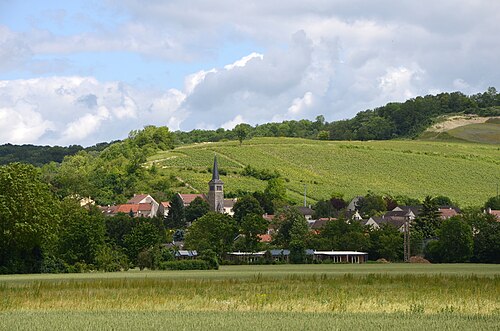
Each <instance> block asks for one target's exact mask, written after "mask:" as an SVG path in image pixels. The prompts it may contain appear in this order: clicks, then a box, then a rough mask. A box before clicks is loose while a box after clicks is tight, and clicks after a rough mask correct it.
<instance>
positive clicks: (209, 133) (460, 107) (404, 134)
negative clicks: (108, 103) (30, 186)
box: [0, 87, 500, 166]
mask: <svg viewBox="0 0 500 331" xmlns="http://www.w3.org/2000/svg"><path fill="white" fill-rule="evenodd" d="M451 114H475V115H479V116H500V94H499V93H497V90H496V89H495V88H494V87H490V88H488V89H487V90H486V91H485V92H483V93H477V94H474V95H470V96H467V95H465V94H463V93H461V92H452V93H440V94H437V95H426V96H423V97H422V96H419V97H416V98H412V99H409V100H407V101H405V102H402V103H401V102H391V103H388V104H386V105H385V106H382V107H378V108H375V109H369V110H365V111H361V112H358V113H357V114H356V116H354V117H353V118H351V119H345V120H339V121H333V122H327V121H325V118H324V116H322V115H320V116H317V117H316V119H315V120H314V121H311V120H307V119H302V120H298V121H296V120H291V121H283V122H281V123H265V124H260V125H255V126H251V125H249V124H245V123H242V124H238V125H237V126H236V127H235V128H234V129H231V130H225V129H223V128H219V129H217V130H200V129H196V130H192V131H189V132H183V131H175V132H172V136H171V139H172V140H171V144H172V146H174V145H175V146H177V145H182V144H191V143H200V142H217V141H224V140H239V141H240V143H242V142H243V140H245V139H248V138H251V137H296V138H307V139H320V140H388V139H394V138H414V137H416V136H418V135H419V134H420V133H422V132H423V131H424V130H425V129H426V128H427V127H429V126H430V125H432V124H433V122H434V121H435V119H436V118H437V117H439V116H441V115H451ZM148 127H150V126H148ZM140 131H141V130H137V131H133V132H135V133H138V132H140ZM129 138H131V137H129ZM151 138H154V137H153V136H151ZM158 138H159V137H156V139H158ZM140 139H141V137H139V140H140ZM116 142H117V141H115V142H111V143H99V144H97V145H95V146H91V147H87V148H83V147H82V146H79V145H72V146H69V147H60V146H54V147H50V146H33V145H22V146H16V145H11V144H5V145H2V146H0V164H7V163H10V162H25V163H30V164H33V165H36V166H42V165H43V164H47V163H49V162H52V161H53V162H59V163H60V162H62V160H63V158H64V157H65V156H69V155H74V154H76V153H78V152H80V151H86V152H89V153H91V152H101V151H103V150H104V149H106V148H107V147H109V146H110V145H112V144H113V143H116ZM169 144H170V143H169ZM160 145H161V144H160Z"/></svg>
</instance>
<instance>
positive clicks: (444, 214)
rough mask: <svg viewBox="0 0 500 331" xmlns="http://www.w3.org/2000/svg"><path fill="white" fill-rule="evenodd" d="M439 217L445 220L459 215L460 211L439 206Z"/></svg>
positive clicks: (455, 208)
mask: <svg viewBox="0 0 500 331" xmlns="http://www.w3.org/2000/svg"><path fill="white" fill-rule="evenodd" d="M438 210H439V215H440V217H441V219H443V220H446V219H448V218H450V217H453V216H457V215H459V214H460V209H458V208H457V207H452V206H441V207H439V209H438Z"/></svg>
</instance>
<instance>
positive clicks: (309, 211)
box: [297, 206, 314, 220]
mask: <svg viewBox="0 0 500 331" xmlns="http://www.w3.org/2000/svg"><path fill="white" fill-rule="evenodd" d="M297 209H298V210H299V213H301V214H302V215H303V216H304V217H305V219H306V220H310V219H312V215H313V214H314V210H312V208H311V207H306V206H301V207H297Z"/></svg>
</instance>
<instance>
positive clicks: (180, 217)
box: [165, 194, 186, 229]
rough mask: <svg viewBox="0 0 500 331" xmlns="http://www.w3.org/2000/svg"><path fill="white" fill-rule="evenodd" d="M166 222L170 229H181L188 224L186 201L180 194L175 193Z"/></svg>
mask: <svg viewBox="0 0 500 331" xmlns="http://www.w3.org/2000/svg"><path fill="white" fill-rule="evenodd" d="M165 223H166V224H165V227H167V228H169V229H179V228H184V227H185V226H186V218H185V214H184V203H183V202H182V199H181V197H180V196H179V195H178V194H176V195H174V197H173V198H172V201H170V209H169V211H168V215H167V217H166V218H165Z"/></svg>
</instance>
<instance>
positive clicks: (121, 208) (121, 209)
mask: <svg viewBox="0 0 500 331" xmlns="http://www.w3.org/2000/svg"><path fill="white" fill-rule="evenodd" d="M131 210H132V212H133V213H137V211H138V210H139V205H138V204H131V203H127V204H123V205H118V206H116V209H115V210H114V212H113V213H115V214H116V213H130V211H131Z"/></svg>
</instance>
